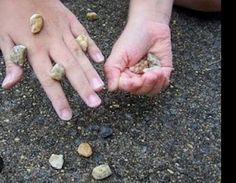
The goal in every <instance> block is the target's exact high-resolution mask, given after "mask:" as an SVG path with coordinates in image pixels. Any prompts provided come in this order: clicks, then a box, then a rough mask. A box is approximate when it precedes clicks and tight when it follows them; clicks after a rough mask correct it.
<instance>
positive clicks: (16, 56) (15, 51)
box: [10, 45, 27, 66]
mask: <svg viewBox="0 0 236 183" xmlns="http://www.w3.org/2000/svg"><path fill="white" fill-rule="evenodd" d="M26 53H27V48H26V47H25V46H23V45H17V46H14V47H13V48H12V49H11V51H10V60H11V61H12V62H14V63H15V64H17V65H19V66H23V65H24V63H25V61H26Z"/></svg>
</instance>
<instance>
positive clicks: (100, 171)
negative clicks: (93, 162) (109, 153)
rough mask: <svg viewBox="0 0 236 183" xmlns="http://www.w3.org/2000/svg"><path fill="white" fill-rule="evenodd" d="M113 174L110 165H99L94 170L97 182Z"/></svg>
mask: <svg viewBox="0 0 236 183" xmlns="http://www.w3.org/2000/svg"><path fill="white" fill-rule="evenodd" d="M111 174H112V172H111V169H110V167H109V165H108V164H104V165H99V166H97V167H95V168H94V169H93V172H92V176H93V178H94V179H96V180H102V179H105V178H107V177H109V176H110V175H111Z"/></svg>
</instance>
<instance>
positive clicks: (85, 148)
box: [77, 143, 93, 158]
mask: <svg viewBox="0 0 236 183" xmlns="http://www.w3.org/2000/svg"><path fill="white" fill-rule="evenodd" d="M77 152H78V153H79V155H81V156H84V157H86V158H88V157H90V156H91V155H92V153H93V151H92V148H91V146H90V145H89V144H88V143H81V144H80V145H79V147H78V150H77Z"/></svg>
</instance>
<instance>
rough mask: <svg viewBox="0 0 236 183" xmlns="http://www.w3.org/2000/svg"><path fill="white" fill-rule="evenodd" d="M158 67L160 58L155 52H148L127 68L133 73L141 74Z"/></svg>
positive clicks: (159, 66)
mask: <svg viewBox="0 0 236 183" xmlns="http://www.w3.org/2000/svg"><path fill="white" fill-rule="evenodd" d="M159 68H161V63H160V59H159V58H158V57H157V56H156V55H155V54H153V53H148V54H147V56H146V57H145V58H143V59H141V60H140V61H139V62H138V63H137V64H135V65H133V66H131V67H129V70H130V71H131V72H133V73H135V74H143V73H146V72H149V71H153V70H155V69H159Z"/></svg>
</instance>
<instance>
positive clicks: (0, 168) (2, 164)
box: [0, 156, 4, 173]
mask: <svg viewBox="0 0 236 183" xmlns="http://www.w3.org/2000/svg"><path fill="white" fill-rule="evenodd" d="M3 167H4V163H3V159H2V157H1V156H0V173H1V172H2V169H3Z"/></svg>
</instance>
